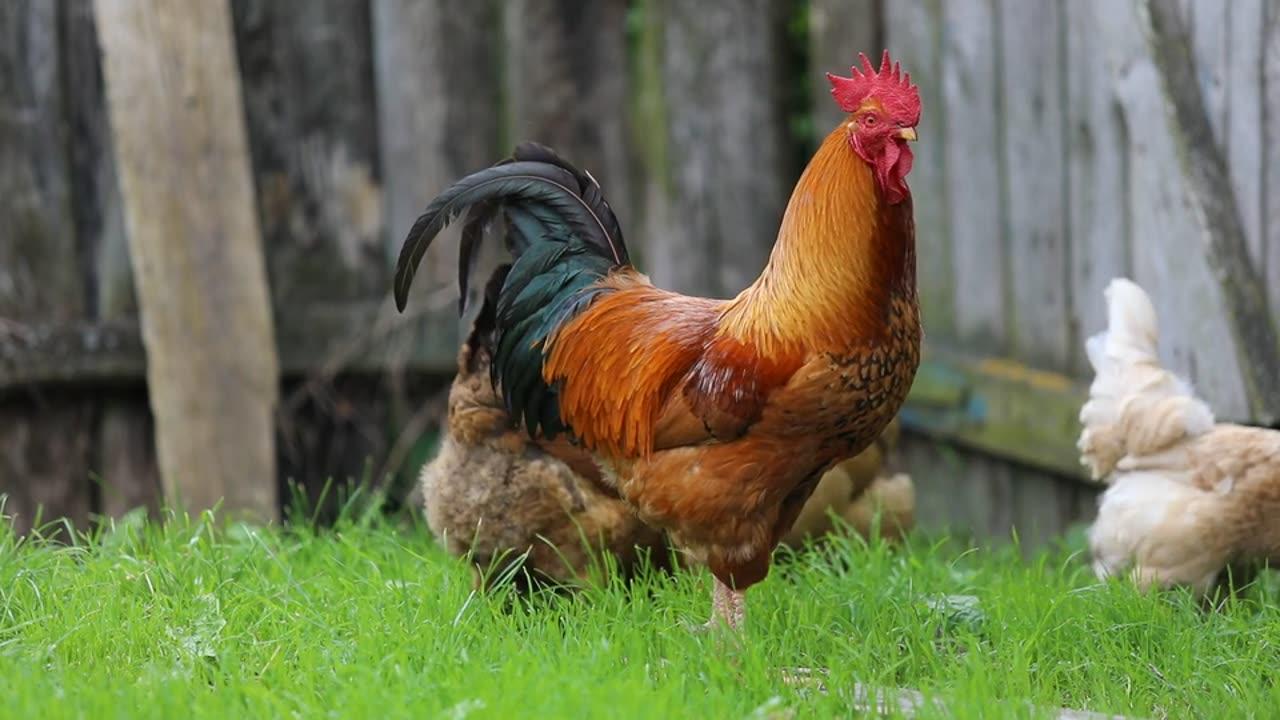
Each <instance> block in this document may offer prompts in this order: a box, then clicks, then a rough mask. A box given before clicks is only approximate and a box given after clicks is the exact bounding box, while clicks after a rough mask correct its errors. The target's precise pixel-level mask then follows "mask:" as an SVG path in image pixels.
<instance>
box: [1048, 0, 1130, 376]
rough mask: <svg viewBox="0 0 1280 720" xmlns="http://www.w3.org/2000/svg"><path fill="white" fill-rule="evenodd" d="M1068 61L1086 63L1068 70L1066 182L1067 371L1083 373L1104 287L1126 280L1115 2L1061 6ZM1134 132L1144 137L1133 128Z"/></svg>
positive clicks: (1103, 316) (1124, 131)
mask: <svg viewBox="0 0 1280 720" xmlns="http://www.w3.org/2000/svg"><path fill="white" fill-rule="evenodd" d="M1063 11H1064V12H1065V13H1066V18H1065V24H1066V42H1067V56H1068V57H1071V58H1088V60H1087V61H1082V62H1078V63H1074V64H1073V65H1072V66H1071V67H1069V68H1068V70H1067V99H1066V103H1065V108H1066V113H1067V117H1066V123H1067V158H1068V162H1067V181H1068V191H1067V195H1068V199H1069V209H1068V215H1069V217H1070V223H1071V238H1070V240H1071V277H1070V282H1071V288H1072V298H1071V300H1072V302H1071V318H1072V323H1073V325H1074V333H1073V335H1074V337H1075V338H1076V341H1075V343H1074V347H1073V348H1071V350H1072V355H1073V364H1072V365H1071V370H1072V371H1073V372H1074V373H1076V374H1078V375H1081V376H1088V375H1089V373H1090V367H1089V362H1088V359H1087V358H1086V356H1085V351H1084V342H1083V341H1084V339H1085V338H1088V337H1089V336H1091V335H1093V334H1094V333H1097V332H1100V331H1102V330H1103V329H1104V328H1106V325H1107V307H1106V300H1105V298H1104V297H1103V294H1102V293H1103V290H1104V289H1105V288H1106V286H1107V284H1108V283H1109V282H1111V279H1112V278H1115V277H1120V276H1126V277H1127V276H1131V275H1132V274H1133V267H1132V258H1131V256H1132V248H1131V247H1130V240H1131V239H1130V228H1131V226H1132V218H1131V217H1130V213H1131V212H1132V209H1133V208H1132V205H1131V203H1130V199H1129V193H1130V187H1129V166H1128V157H1129V150H1128V145H1129V143H1130V137H1129V128H1128V127H1127V126H1126V125H1125V122H1124V118H1123V116H1122V115H1121V111H1120V108H1119V106H1118V105H1117V104H1116V100H1115V95H1114V92H1113V88H1112V83H1111V82H1109V80H1110V78H1112V77H1115V74H1116V72H1117V68H1114V67H1108V61H1109V58H1108V56H1107V51H1106V50H1107V49H1106V47H1104V43H1105V39H1104V38H1105V34H1104V33H1105V29H1104V28H1103V25H1104V24H1105V23H1106V22H1108V20H1107V18H1108V16H1109V13H1110V12H1113V11H1114V3H1113V2H1110V0H1088V1H1087V2H1070V3H1064V4H1063ZM1139 132H1142V130H1141V129H1139Z"/></svg>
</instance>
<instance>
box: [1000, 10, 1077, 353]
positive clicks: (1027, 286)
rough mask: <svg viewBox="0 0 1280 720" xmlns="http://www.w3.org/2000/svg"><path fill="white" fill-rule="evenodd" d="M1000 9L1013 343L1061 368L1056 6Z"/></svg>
mask: <svg viewBox="0 0 1280 720" xmlns="http://www.w3.org/2000/svg"><path fill="white" fill-rule="evenodd" d="M999 12H1000V29H1001V32H1000V39H999V41H1000V54H1001V55H1000V69H1001V78H1000V82H1001V88H1002V93H1001V98H1002V102H1001V108H1000V115H1001V117H1002V118H1003V119H1004V122H1005V126H1004V138H1003V145H1004V151H1003V160H1004V177H1005V181H1006V182H1007V187H1008V190H1007V196H1006V202H1005V214H1006V216H1007V222H1008V224H1009V237H1010V255H1011V262H1012V271H1013V272H1012V277H1011V280H1012V283H1011V287H1010V289H1011V291H1012V292H1011V297H1010V300H1011V307H1012V311H1013V312H1012V320H1013V325H1012V327H1011V328H1010V330H1011V331H1012V340H1013V343H1012V346H1013V348H1014V351H1015V352H1016V353H1017V354H1018V356H1019V357H1020V358H1023V359H1026V360H1031V361H1034V362H1035V363H1036V364H1037V365H1039V366H1041V367H1045V368H1049V369H1054V370H1065V369H1066V367H1067V364H1068V361H1067V358H1068V357H1069V355H1070V354H1071V352H1072V349H1071V348H1072V343H1073V342H1074V338H1073V337H1072V336H1071V333H1070V332H1069V327H1070V325H1069V319H1070V311H1071V296H1070V288H1069V286H1068V285H1067V279H1068V268H1067V265H1068V257H1069V251H1068V246H1067V242H1068V237H1067V220H1066V207H1065V205H1064V204H1065V202H1066V188H1065V167H1064V164H1065V163H1064V161H1065V155H1064V154H1063V112H1064V108H1063V103H1062V95H1063V92H1062V80H1063V72H1064V67H1063V64H1064V60H1065V58H1064V57H1063V53H1062V17H1061V5H1060V4H1059V3H1057V2H1054V1H1053V0H1021V1H1020V0H1001V2H1000V4H999Z"/></svg>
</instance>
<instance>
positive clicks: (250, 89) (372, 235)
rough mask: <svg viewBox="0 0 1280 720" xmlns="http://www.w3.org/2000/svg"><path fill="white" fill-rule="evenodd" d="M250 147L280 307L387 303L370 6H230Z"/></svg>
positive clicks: (263, 2)
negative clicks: (382, 300)
mask: <svg viewBox="0 0 1280 720" xmlns="http://www.w3.org/2000/svg"><path fill="white" fill-rule="evenodd" d="M232 7H233V9H234V17H235V28H236V40H237V51H238V57H239V61H240V69H241V73H242V75H243V84H244V95H245V115H246V119H247V121H248V122H247V128H248V130H249V147H250V150H251V152H252V157H253V167H254V173H255V175H256V177H257V187H258V188H259V195H258V204H259V206H260V208H261V216H262V233H263V243H264V245H265V247H266V248H267V269H268V273H269V277H270V279H271V294H272V299H273V301H274V303H275V305H276V307H278V308H280V309H281V310H283V311H285V312H288V311H290V310H292V309H293V308H296V307H297V306H299V305H301V304H304V303H309V302H319V303H335V302H340V301H352V300H357V301H360V300H368V299H372V298H377V297H381V296H382V295H383V294H384V293H385V292H386V288H387V284H388V283H389V282H390V278H389V276H390V273H389V271H388V266H387V262H386V254H385V251H384V246H383V242H382V235H381V233H382V207H381V194H380V189H379V187H378V183H377V178H376V173H375V168H376V167H377V163H378V137H377V117H376V114H375V110H374V108H375V103H374V84H373V56H372V50H371V48H370V46H369V42H370V34H369V33H370V19H369V8H368V5H367V4H365V3H361V2H352V0H322V1H321V0H302V1H292V2H290V1H272V0H234V1H233V2H232Z"/></svg>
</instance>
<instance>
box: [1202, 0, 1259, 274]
mask: <svg viewBox="0 0 1280 720" xmlns="http://www.w3.org/2000/svg"><path fill="white" fill-rule="evenodd" d="M1218 7H1219V10H1218V12H1220V13H1226V15H1227V28H1226V33H1225V35H1226V37H1227V42H1228V43H1229V45H1228V47H1227V63H1226V68H1225V73H1226V81H1227V93H1226V112H1227V117H1226V122H1225V126H1226V127H1225V130H1224V132H1223V138H1224V139H1225V143H1223V151H1224V152H1225V154H1226V160H1227V163H1228V170H1229V171H1230V173H1231V189H1232V190H1233V191H1234V192H1235V196H1236V207H1237V209H1238V211H1239V213H1240V222H1241V224H1242V225H1243V227H1244V235H1245V241H1246V242H1247V243H1248V246H1249V256H1250V258H1251V259H1252V260H1253V262H1254V265H1255V266H1257V267H1259V268H1261V267H1262V266H1263V265H1262V264H1263V263H1264V262H1265V261H1266V258H1265V257H1264V255H1263V238H1262V161H1263V158H1264V156H1265V153H1264V152H1260V151H1261V150H1263V149H1264V147H1265V146H1264V145H1263V142H1264V140H1265V135H1266V125H1265V124H1263V117H1262V95H1263V90H1264V88H1263V84H1262V39H1263V37H1262V33H1263V29H1264V28H1265V22H1264V20H1265V17H1264V13H1263V0H1232V2H1230V3H1221V4H1219V6H1218ZM1197 62H1200V63H1203V62H1204V59H1203V58H1198V59H1197Z"/></svg>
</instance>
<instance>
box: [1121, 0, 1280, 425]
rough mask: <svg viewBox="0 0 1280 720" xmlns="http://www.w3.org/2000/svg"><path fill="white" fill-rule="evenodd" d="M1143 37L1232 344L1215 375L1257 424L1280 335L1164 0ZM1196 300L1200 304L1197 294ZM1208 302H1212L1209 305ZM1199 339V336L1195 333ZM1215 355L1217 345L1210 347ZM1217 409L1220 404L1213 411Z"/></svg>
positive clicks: (1271, 388) (1274, 411)
mask: <svg viewBox="0 0 1280 720" xmlns="http://www.w3.org/2000/svg"><path fill="white" fill-rule="evenodd" d="M1146 10H1147V12H1146V13H1145V14H1144V19H1145V20H1146V22H1147V23H1148V26H1147V28H1146V30H1147V32H1146V33H1144V36H1145V37H1146V38H1147V40H1148V45H1149V49H1150V52H1151V54H1152V56H1153V59H1154V64H1155V67H1156V73H1157V76H1158V78H1159V84H1158V85H1157V86H1156V89H1157V91H1158V92H1160V93H1161V94H1162V97H1163V100H1164V104H1165V109H1166V113H1167V121H1168V128H1169V140H1170V143H1171V144H1172V145H1173V148H1172V149H1173V150H1174V152H1173V153H1172V156H1171V159H1172V161H1173V162H1176V168H1177V171H1178V172H1179V174H1180V175H1181V180H1182V182H1183V192H1184V197H1185V198H1186V199H1187V200H1188V201H1189V206H1190V210H1191V213H1190V214H1191V215H1192V218H1191V219H1192V221H1193V223H1194V229H1195V230H1196V231H1198V232H1197V235H1198V237H1197V239H1198V240H1199V245H1195V244H1188V245H1185V246H1183V247H1184V248H1186V249H1188V250H1189V249H1190V248H1192V247H1199V250H1200V257H1201V258H1203V259H1204V262H1203V263H1197V264H1196V266H1198V267H1201V268H1205V270H1206V272H1207V273H1208V274H1211V276H1212V279H1211V280H1210V285H1211V288H1212V290H1214V291H1216V292H1215V295H1217V296H1218V297H1220V298H1221V303H1222V304H1221V305H1218V306H1217V308H1216V309H1219V312H1217V313H1214V316H1213V318H1214V320H1216V321H1217V325H1218V327H1219V328H1221V329H1222V330H1225V331H1226V332H1227V336H1228V338H1229V340H1228V342H1230V343H1231V347H1232V348H1233V350H1234V353H1232V355H1233V356H1234V357H1232V360H1234V361H1235V366H1234V370H1235V371H1234V372H1231V371H1230V368H1231V367H1232V366H1230V365H1227V366H1222V365H1219V366H1217V370H1218V372H1216V373H1215V376H1222V377H1223V378H1224V379H1227V378H1232V379H1235V380H1236V381H1238V382H1239V383H1240V385H1242V386H1243V387H1242V389H1243V395H1244V403H1245V407H1244V412H1247V413H1248V414H1247V415H1242V416H1243V417H1247V418H1252V419H1255V420H1258V421H1260V422H1264V423H1271V422H1275V421H1276V420H1277V419H1280V374H1278V373H1277V370H1276V369H1277V368H1280V341H1278V339H1277V333H1276V326H1275V322H1274V319H1273V318H1272V317H1271V315H1270V312H1269V311H1268V308H1267V298H1266V290H1265V288H1264V286H1263V284H1262V273H1261V272H1260V270H1259V269H1258V268H1257V267H1255V266H1254V265H1253V263H1252V261H1251V260H1250V257H1249V249H1248V242H1247V240H1246V238H1245V233H1244V226H1243V224H1242V223H1241V220H1240V215H1239V205H1238V203H1237V202H1236V199H1235V194H1234V192H1232V190H1231V180H1230V172H1229V170H1228V168H1227V164H1226V160H1225V158H1224V156H1223V153H1222V152H1221V150H1220V148H1219V147H1218V145H1217V144H1216V143H1215V142H1214V140H1213V132H1212V129H1211V122H1210V119H1209V117H1208V113H1207V109H1208V108H1207V106H1206V104H1205V103H1204V100H1203V98H1202V97H1201V93H1200V89H1199V87H1198V86H1197V84H1196V82H1195V79H1194V78H1195V73H1196V71H1197V68H1198V65H1197V63H1196V60H1195V57H1194V56H1193V54H1192V51H1191V48H1190V47H1189V40H1188V31H1187V28H1186V24H1185V20H1184V19H1183V18H1182V17H1181V16H1180V15H1179V13H1178V10H1177V6H1176V5H1175V4H1174V3H1173V2H1172V1H1171V0H1147V3H1146ZM1198 300H1200V303H1201V306H1202V307H1203V306H1204V305H1205V303H1204V302H1203V298H1198ZM1210 307H1212V306H1210ZM1198 339H1199V340H1200V342H1201V343H1203V340H1204V338H1203V336H1202V337H1201V338H1198ZM1210 348H1211V349H1212V350H1214V351H1217V352H1218V354H1215V355H1214V356H1212V357H1213V358H1214V360H1215V361H1220V360H1221V359H1222V358H1223V357H1225V356H1226V353H1225V352H1221V350H1222V348H1219V347H1216V346H1210ZM1220 411H1221V410H1220Z"/></svg>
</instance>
